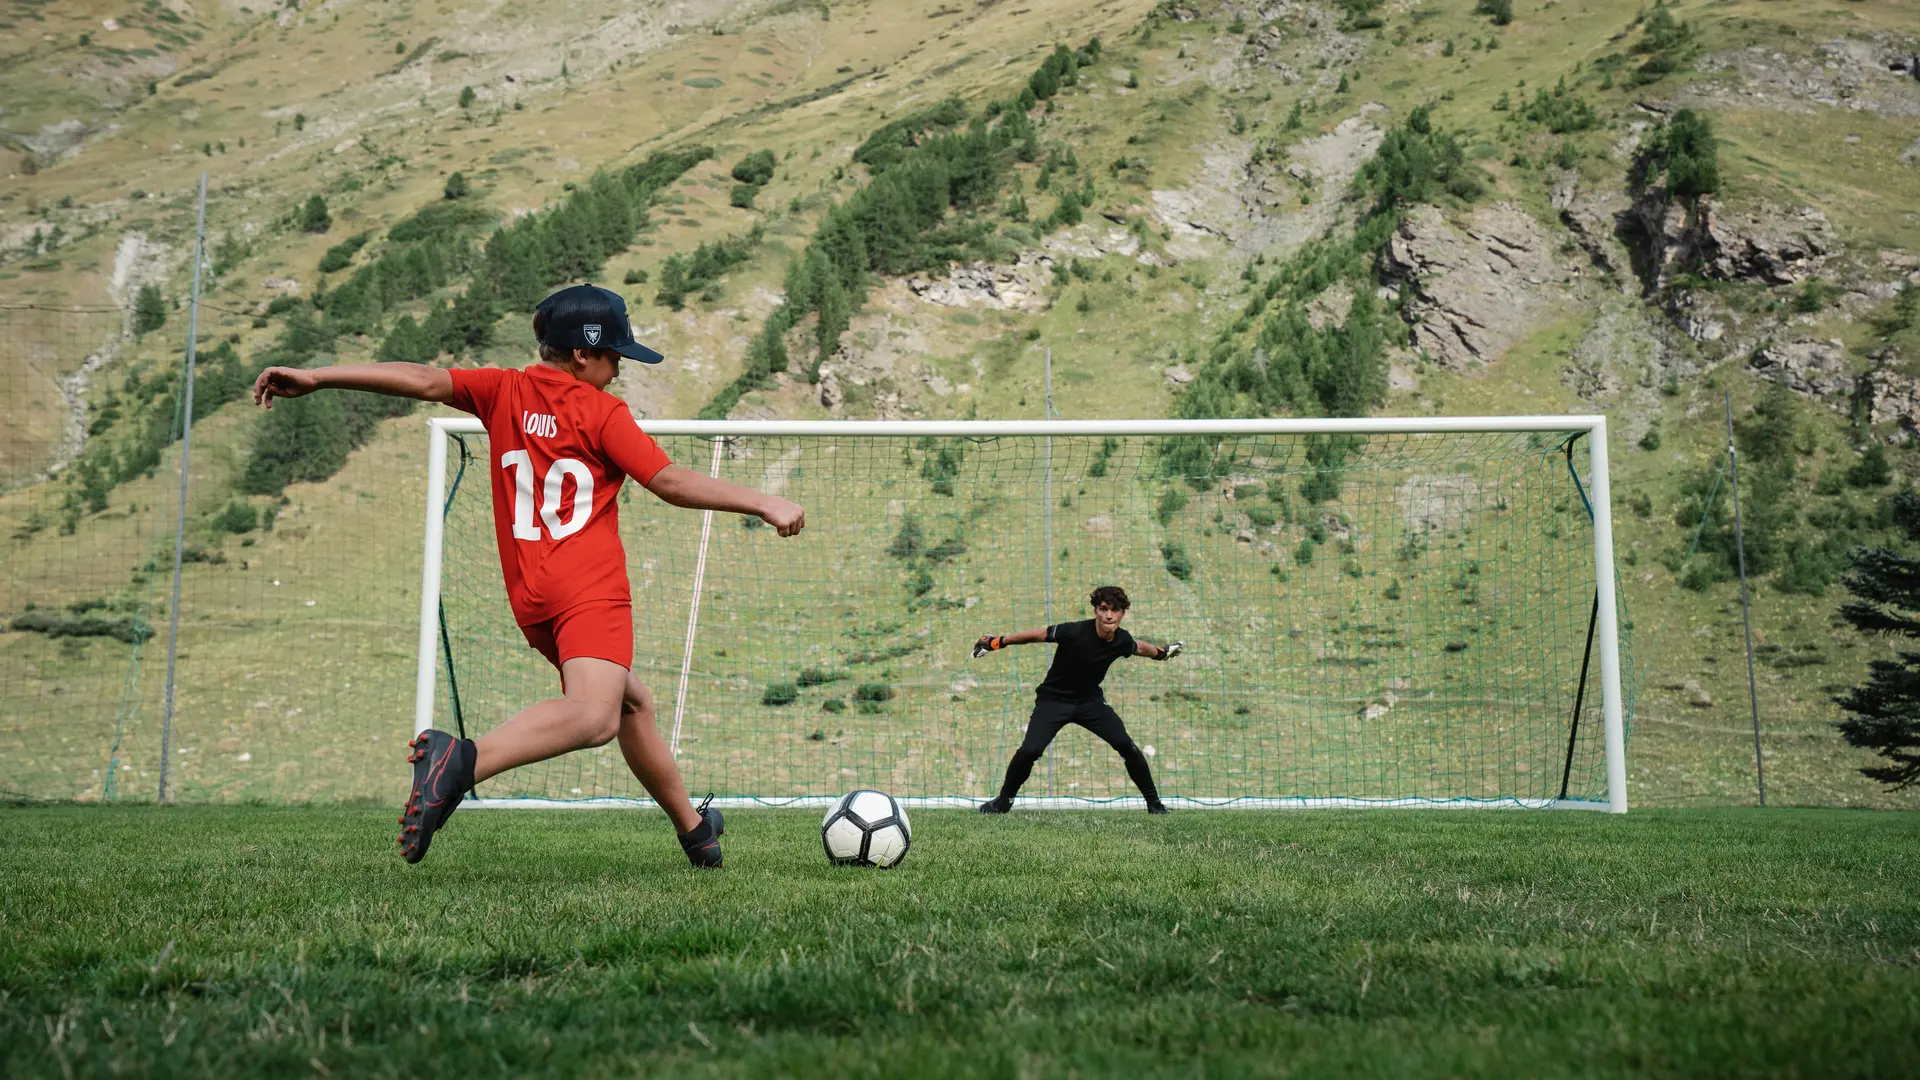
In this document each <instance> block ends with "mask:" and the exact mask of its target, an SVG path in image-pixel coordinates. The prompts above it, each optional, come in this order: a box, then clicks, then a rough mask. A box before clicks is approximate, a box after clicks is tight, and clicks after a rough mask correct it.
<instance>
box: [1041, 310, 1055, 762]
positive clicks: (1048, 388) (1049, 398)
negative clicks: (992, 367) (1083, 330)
mask: <svg viewBox="0 0 1920 1080" xmlns="http://www.w3.org/2000/svg"><path fill="white" fill-rule="evenodd" d="M1044 391H1045V398H1044V400H1043V402H1042V407H1043V408H1044V410H1045V413H1046V418H1047V419H1048V420H1052V419H1053V347H1052V346H1048V347H1047V364H1046V384H1045V387H1044ZM1046 498H1047V504H1046V508H1045V509H1044V510H1043V511H1042V513H1043V514H1044V515H1045V518H1046V529H1045V532H1046V544H1047V549H1046V559H1045V562H1046V564H1047V625H1048V626H1052V625H1053V436H1051V435H1049V436H1047V484H1046ZM1047 794H1048V795H1049V796H1051V795H1052V794H1053V755H1052V754H1048V755H1047Z"/></svg>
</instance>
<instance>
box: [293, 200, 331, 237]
mask: <svg viewBox="0 0 1920 1080" xmlns="http://www.w3.org/2000/svg"><path fill="white" fill-rule="evenodd" d="M331 228H333V216H332V215H331V214H328V213H327V200H325V199H323V198H321V197H320V196H318V195H313V196H310V197H308V199H307V204H306V205H305V206H303V207H301V208H300V231H301V232H310V233H323V232H326V231H327V230H328V229H331Z"/></svg>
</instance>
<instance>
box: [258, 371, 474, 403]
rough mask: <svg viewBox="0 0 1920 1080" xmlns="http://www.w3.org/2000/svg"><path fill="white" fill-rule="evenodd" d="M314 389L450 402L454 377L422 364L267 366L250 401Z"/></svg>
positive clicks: (307, 391)
mask: <svg viewBox="0 0 1920 1080" xmlns="http://www.w3.org/2000/svg"><path fill="white" fill-rule="evenodd" d="M315 390H369V391H372V392H373V393H376V394H386V395H388V396H390V397H406V398H413V399H415V400H417V401H452V400H453V376H452V375H450V374H448V373H447V371H446V369H445V368H437V367H428V366H427V365H425V364H351V365H346V366H342V367H323V368H290V367H270V368H268V369H267V370H265V371H263V372H261V373H260V377H259V378H258V379H255V380H254V381H253V403H254V404H255V405H265V406H266V407H267V408H269V409H271V408H273V399H274V398H296V397H305V396H306V395H308V394H311V393H313V392H314V391H315Z"/></svg>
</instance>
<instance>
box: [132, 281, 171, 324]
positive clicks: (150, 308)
mask: <svg viewBox="0 0 1920 1080" xmlns="http://www.w3.org/2000/svg"><path fill="white" fill-rule="evenodd" d="M166 324H167V302H166V301H165V300H164V299H162V298H161V296H160V286H158V285H155V284H153V283H152V282H148V283H147V284H145V285H142V286H140V293H139V295H138V296H137V297H135V299H134V302H133V332H134V333H135V334H136V335H144V334H147V333H149V332H151V331H154V330H158V329H160V328H161V327H162V326H165V325H166Z"/></svg>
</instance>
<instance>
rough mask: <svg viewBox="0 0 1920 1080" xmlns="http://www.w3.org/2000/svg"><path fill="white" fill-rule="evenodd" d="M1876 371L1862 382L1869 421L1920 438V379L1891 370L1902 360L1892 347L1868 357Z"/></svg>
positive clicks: (1907, 437) (1909, 439)
mask: <svg viewBox="0 0 1920 1080" xmlns="http://www.w3.org/2000/svg"><path fill="white" fill-rule="evenodd" d="M1867 359H1869V360H1871V361H1873V364H1874V368H1873V370H1872V371H1870V372H1868V373H1867V374H1866V375H1865V376H1864V377H1863V378H1862V379H1861V380H1860V393H1861V395H1862V396H1864V397H1865V398H1866V405H1867V419H1868V420H1869V421H1871V422H1872V423H1875V424H1896V423H1897V424H1899V425H1900V438H1901V439H1903V440H1904V441H1907V442H1912V441H1913V440H1914V439H1915V438H1916V437H1920V379H1916V378H1914V377H1913V376H1911V375H1902V374H1900V373H1898V372H1896V371H1893V370H1891V368H1892V367H1893V365H1894V362H1895V361H1896V360H1897V359H1899V357H1898V356H1897V355H1896V354H1895V352H1894V350H1893V349H1892V347H1890V346H1889V347H1884V348H1880V349H1875V350H1874V351H1872V352H1870V353H1868V354H1867Z"/></svg>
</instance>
